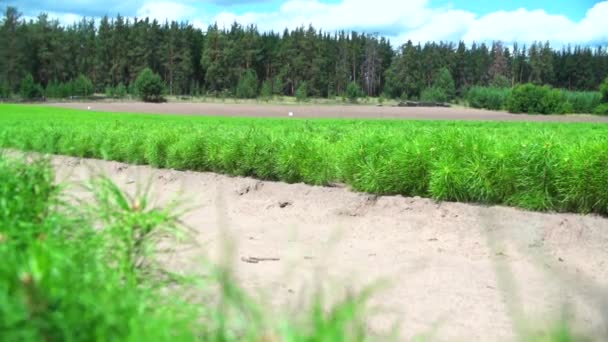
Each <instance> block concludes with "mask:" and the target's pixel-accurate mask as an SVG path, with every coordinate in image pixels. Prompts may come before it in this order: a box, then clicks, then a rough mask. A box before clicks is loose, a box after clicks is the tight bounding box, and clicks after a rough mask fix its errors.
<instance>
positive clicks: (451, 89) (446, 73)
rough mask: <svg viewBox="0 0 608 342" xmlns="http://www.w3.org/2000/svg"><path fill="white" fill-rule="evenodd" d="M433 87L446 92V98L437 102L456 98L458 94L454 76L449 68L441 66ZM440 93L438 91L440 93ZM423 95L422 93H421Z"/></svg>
mask: <svg viewBox="0 0 608 342" xmlns="http://www.w3.org/2000/svg"><path fill="white" fill-rule="evenodd" d="M433 87H434V88H437V89H440V90H441V91H442V92H443V93H444V94H445V100H442V101H437V102H448V101H452V100H453V99H454V96H455V95H456V86H455V83H454V78H452V74H451V73H450V70H448V68H445V67H444V68H441V69H440V70H439V73H438V74H437V76H436V77H435V80H434V81H433ZM438 94H439V93H436V95H438ZM420 97H422V94H421V95H420Z"/></svg>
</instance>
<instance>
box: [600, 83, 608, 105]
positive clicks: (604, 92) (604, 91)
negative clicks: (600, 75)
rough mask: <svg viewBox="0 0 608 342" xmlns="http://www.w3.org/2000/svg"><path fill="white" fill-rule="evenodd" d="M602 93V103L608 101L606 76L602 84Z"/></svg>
mask: <svg viewBox="0 0 608 342" xmlns="http://www.w3.org/2000/svg"><path fill="white" fill-rule="evenodd" d="M600 94H601V96H602V98H601V101H602V103H608V77H606V79H605V80H604V82H603V83H602V84H601V85H600Z"/></svg>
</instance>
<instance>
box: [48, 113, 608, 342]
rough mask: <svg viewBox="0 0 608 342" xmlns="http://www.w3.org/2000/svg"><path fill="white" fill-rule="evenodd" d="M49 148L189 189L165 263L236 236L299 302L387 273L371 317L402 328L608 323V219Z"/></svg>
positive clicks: (278, 298) (211, 250) (478, 336)
mask: <svg viewBox="0 0 608 342" xmlns="http://www.w3.org/2000/svg"><path fill="white" fill-rule="evenodd" d="M111 106H114V105H111ZM127 106H129V105H127ZM150 106H153V105H150ZM127 108H130V107H127ZM149 108H153V107H149ZM120 110H125V108H122V109H120ZM127 110H128V109H127ZM137 110H141V108H138V109H137ZM52 161H53V164H54V167H55V168H56V170H57V179H58V180H59V181H62V182H64V181H69V182H80V181H84V180H86V179H88V178H90V177H91V176H92V175H96V174H104V175H106V176H108V177H110V178H111V179H112V180H114V181H115V182H117V184H119V186H121V187H122V188H124V189H128V190H129V191H135V190H136V188H137V187H138V186H140V187H141V186H143V185H145V184H147V183H148V182H151V184H152V186H153V192H152V193H153V197H154V198H156V199H157V200H158V201H159V203H161V204H162V203H167V202H168V201H170V200H172V199H175V198H180V199H182V203H183V207H186V208H193V209H192V210H190V211H189V212H188V214H187V215H186V216H185V217H184V222H185V223H186V224H187V225H188V226H189V227H191V228H192V229H193V237H192V241H189V242H188V243H185V244H184V245H183V246H179V248H177V251H176V253H175V254H173V255H172V256H171V257H168V258H167V260H166V262H167V265H168V266H169V267H170V268H171V269H172V270H174V271H178V272H185V273H186V272H197V271H199V270H201V269H202V268H203V266H202V265H203V263H204V261H203V260H205V259H206V260H212V261H214V262H219V261H220V260H225V257H226V252H225V249H224V248H225V247H226V243H225V241H226V239H225V237H226V236H228V238H229V241H231V242H233V243H234V244H235V246H236V247H235V252H234V253H233V254H232V255H230V258H229V259H230V260H231V262H232V263H233V264H234V267H235V269H236V271H237V274H238V278H239V280H240V282H241V285H242V286H243V287H244V288H246V289H247V290H248V291H249V292H250V293H254V294H260V295H261V296H262V297H263V298H264V300H266V301H267V303H269V304H271V305H270V306H271V307H275V308H276V307H284V306H286V307H289V308H293V310H294V311H296V312H297V309H298V307H299V305H300V303H301V301H302V300H303V298H306V296H307V294H310V292H311V291H313V290H315V289H316V288H317V286H318V284H319V282H318V281H319V280H320V279H321V280H322V281H323V282H324V283H325V284H326V285H328V286H327V287H329V288H330V289H333V290H334V291H336V292H337V293H343V291H346V290H349V289H353V288H354V289H360V288H361V287H362V286H365V285H368V284H371V283H374V282H375V281H378V280H387V281H388V283H387V284H388V287H386V288H384V289H380V290H378V292H377V293H376V296H375V297H374V300H373V304H375V305H379V306H380V307H381V308H382V309H381V313H382V314H380V315H378V316H377V317H375V318H374V319H373V320H372V321H371V323H370V329H372V330H374V331H378V330H383V329H387V328H389V327H390V326H391V325H392V324H393V323H394V322H395V321H397V322H398V323H399V324H400V329H401V334H402V337H403V338H404V339H407V340H410V339H411V338H413V337H414V336H417V335H421V334H428V335H427V336H431V337H432V338H431V339H432V340H437V341H459V340H460V341H471V340H474V341H511V340H514V339H515V338H517V331H518V329H520V328H521V326H522V325H525V324H530V325H531V326H532V327H535V328H538V329H542V328H545V327H546V325H544V324H545V323H546V321H547V320H551V319H555V320H556V321H557V320H559V319H560V318H562V317H563V316H562V315H563V314H564V312H566V315H567V316H566V317H567V319H568V320H569V321H571V322H573V323H574V324H575V327H576V329H580V330H582V331H585V332H586V333H587V334H590V335H592V336H593V337H594V338H595V339H597V340H602V339H603V337H606V336H608V322H607V320H608V219H606V218H601V217H595V216H581V215H571V214H544V213H533V212H526V211H521V210H517V209H513V208H506V207H484V206H476V205H466V204H459V203H435V202H433V201H431V200H427V199H421V198H404V197H400V196H394V197H375V196H370V195H366V194H360V193H354V192H351V191H349V190H348V189H345V188H327V187H313V186H307V185H303V184H292V185H288V184H284V183H275V182H264V181H258V180H254V179H247V178H231V177H226V176H221V175H217V174H212V173H195V172H179V171H174V170H159V169H153V168H150V167H147V166H132V165H127V164H122V163H117V162H107V161H99V160H87V159H84V160H83V159H77V158H69V157H60V156H57V157H53V158H52ZM70 191H71V192H72V193H74V194H78V193H79V191H80V190H78V188H72V190H70ZM564 310H565V311H564ZM554 322H555V321H554Z"/></svg>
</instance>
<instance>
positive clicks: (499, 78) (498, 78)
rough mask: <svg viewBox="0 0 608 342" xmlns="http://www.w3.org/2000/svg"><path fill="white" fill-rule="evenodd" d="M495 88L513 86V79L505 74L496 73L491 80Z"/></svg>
mask: <svg viewBox="0 0 608 342" xmlns="http://www.w3.org/2000/svg"><path fill="white" fill-rule="evenodd" d="M490 85H491V86H492V87H493V88H511V81H509V79H508V78H507V77H505V76H503V75H498V74H497V75H494V78H493V79H492V81H491V82H490Z"/></svg>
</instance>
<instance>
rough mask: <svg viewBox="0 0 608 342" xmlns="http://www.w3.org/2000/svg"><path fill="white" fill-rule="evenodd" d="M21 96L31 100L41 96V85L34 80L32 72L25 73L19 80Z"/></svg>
mask: <svg viewBox="0 0 608 342" xmlns="http://www.w3.org/2000/svg"><path fill="white" fill-rule="evenodd" d="M20 90H21V97H22V98H23V99H24V100H32V99H37V98H40V97H42V93H43V92H42V86H41V85H40V84H38V83H35V82H34V77H33V76H32V74H27V75H25V77H24V78H23V79H22V80H21V89H20Z"/></svg>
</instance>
